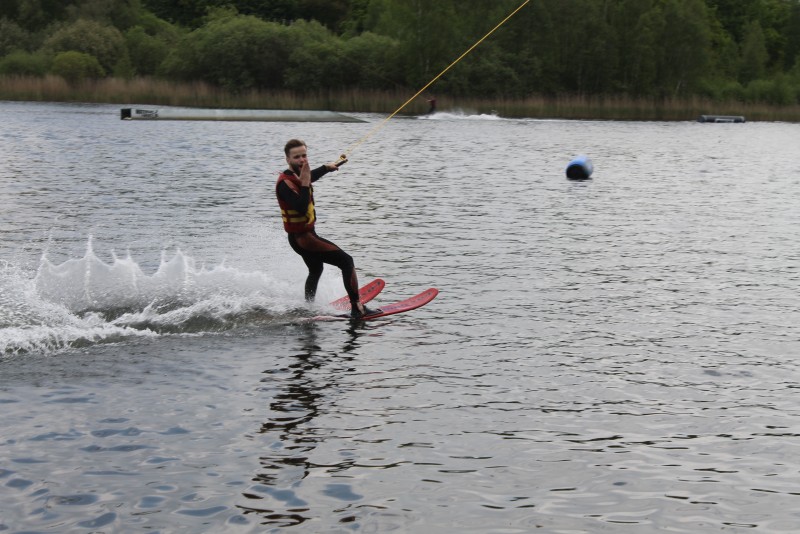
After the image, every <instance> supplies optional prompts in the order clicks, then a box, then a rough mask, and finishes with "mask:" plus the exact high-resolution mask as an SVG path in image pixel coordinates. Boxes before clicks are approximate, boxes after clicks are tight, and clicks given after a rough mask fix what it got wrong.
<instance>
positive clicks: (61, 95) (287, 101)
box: [0, 76, 800, 122]
mask: <svg viewBox="0 0 800 534" xmlns="http://www.w3.org/2000/svg"><path fill="white" fill-rule="evenodd" d="M415 92H416V91H415V90H412V89H409V90H408V92H402V91H399V90H398V91H367V90H363V89H350V90H347V89H345V90H336V91H329V92H326V93H315V94H309V95H303V94H297V93H293V92H289V91H247V92H242V93H238V94H234V93H231V92H229V91H226V90H224V89H220V88H217V87H214V86H211V85H209V84H206V83H203V82H172V81H165V80H159V79H154V78H134V79H131V80H125V79H119V78H105V79H100V80H87V81H84V82H80V83H78V84H73V85H70V84H68V83H67V82H66V81H64V80H63V79H62V78H60V77H57V76H46V77H43V78H39V77H20V76H13V77H0V100H8V101H31V102H85V103H88V102H91V103H106V104H120V105H140V106H145V105H147V106H185V107H200V108H222V109H305V110H330V111H338V112H344V113H348V112H349V113H382V114H388V113H392V112H394V111H395V110H396V109H397V107H398V106H400V105H402V103H403V102H405V101H406V100H407V99H408V98H409V97H410V96H412V95H413V94H414V93H415ZM437 110H438V111H440V112H448V111H450V112H467V113H479V114H481V113H486V114H496V115H499V116H501V117H507V118H538V119H584V120H632V121H685V120H696V119H697V117H699V116H700V115H703V114H712V115H742V116H745V117H746V118H747V121H748V122H753V121H782V122H800V105H792V106H783V107H780V106H771V105H768V104H759V103H744V102H714V101H712V100H710V99H708V98H703V97H687V98H680V99H679V98H676V99H655V98H631V97H628V96H582V95H563V96H556V97H545V96H531V97H528V98H524V99H474V98H455V97H449V96H446V95H437ZM427 111H428V103H427V102H426V100H425V98H422V97H420V98H417V99H416V100H415V101H413V102H411V103H410V104H409V105H408V106H407V107H405V108H404V109H403V110H402V112H401V113H402V114H411V115H421V114H424V113H426V112H427Z"/></svg>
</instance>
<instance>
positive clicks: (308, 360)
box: [240, 323, 363, 527]
mask: <svg viewBox="0 0 800 534" xmlns="http://www.w3.org/2000/svg"><path fill="white" fill-rule="evenodd" d="M318 328H319V325H316V324H313V323H312V324H307V325H303V326H301V329H300V336H299V337H298V342H299V344H300V349H299V351H298V352H297V353H296V354H294V355H293V356H291V361H290V363H289V365H288V366H286V367H283V368H276V369H268V370H266V371H264V372H263V373H264V374H265V375H266V376H264V377H263V378H262V379H261V383H269V384H272V385H274V384H277V387H278V391H277V392H276V393H275V395H274V396H273V399H272V402H271V403H270V413H271V418H270V419H269V420H267V421H265V422H264V423H263V424H262V425H261V427H260V428H259V430H258V433H259V434H262V435H266V437H267V439H266V440H264V443H267V444H269V450H268V452H267V454H265V455H264V456H262V457H260V458H259V460H260V464H261V471H260V472H259V473H257V474H256V476H255V477H254V478H253V482H255V484H254V485H253V486H251V487H250V488H249V489H248V491H247V492H245V493H244V494H243V495H244V496H245V497H246V498H247V499H250V500H264V499H269V500H270V501H271V502H272V503H273V506H272V507H261V506H240V508H242V509H243V510H244V511H245V513H246V514H247V513H256V514H258V515H260V516H261V517H262V518H263V521H262V522H261V523H262V524H265V525H266V524H272V525H277V526H282V527H288V526H294V525H299V524H301V523H303V522H305V521H307V520H309V519H312V518H313V515H312V514H311V513H310V511H311V508H310V507H311V505H310V504H309V503H308V501H306V500H305V499H303V498H302V497H301V496H300V495H298V491H297V490H298V489H299V488H300V487H301V484H302V481H303V480H304V479H305V478H306V477H308V476H309V474H310V473H311V471H312V469H313V468H314V467H319V466H316V465H315V464H314V463H313V462H312V461H311V459H310V457H311V455H312V453H313V451H314V449H316V447H317V445H318V444H319V443H321V442H322V441H324V440H325V439H326V436H327V435H328V434H327V433H326V432H320V431H318V429H317V428H316V427H315V425H314V421H315V420H316V419H318V418H319V417H320V416H321V415H326V408H327V406H326V402H325V397H326V392H328V391H330V390H336V389H337V388H338V387H339V382H338V378H339V374H338V371H337V370H336V369H333V368H331V369H327V370H325V371H324V372H320V371H322V370H323V369H324V368H325V367H326V366H327V365H328V364H330V362H331V359H332V358H336V360H337V362H338V363H341V362H342V361H348V360H352V357H350V356H347V354H349V353H352V352H353V351H355V350H356V349H357V348H358V346H359V342H358V338H359V337H360V336H361V335H362V334H363V333H362V332H361V331H360V330H359V327H358V326H355V325H350V326H349V327H348V329H347V341H346V342H345V343H344V345H343V347H342V349H341V353H336V352H333V351H325V350H323V348H322V347H321V346H320V345H319V343H318V339H317V337H318V336H317V335H318ZM327 467H330V466H327ZM341 491H342V492H349V491H350V488H349V487H347V486H345V487H343V488H342V490H341Z"/></svg>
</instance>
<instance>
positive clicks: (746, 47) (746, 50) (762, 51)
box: [739, 20, 769, 83]
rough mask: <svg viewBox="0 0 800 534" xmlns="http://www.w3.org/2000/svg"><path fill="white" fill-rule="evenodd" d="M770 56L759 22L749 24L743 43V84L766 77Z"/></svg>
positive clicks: (741, 77) (741, 71) (741, 75)
mask: <svg viewBox="0 0 800 534" xmlns="http://www.w3.org/2000/svg"><path fill="white" fill-rule="evenodd" d="M768 57H769V54H768V52H767V46H766V43H765V40H764V32H763V31H762V29H761V24H759V22H758V21H757V20H754V21H752V22H751V23H750V24H748V26H747V29H746V31H745V35H744V42H742V63H741V67H740V69H739V79H740V80H741V81H742V82H743V83H748V82H751V81H753V80H758V79H761V78H763V77H764V73H765V72H766V65H767V59H768Z"/></svg>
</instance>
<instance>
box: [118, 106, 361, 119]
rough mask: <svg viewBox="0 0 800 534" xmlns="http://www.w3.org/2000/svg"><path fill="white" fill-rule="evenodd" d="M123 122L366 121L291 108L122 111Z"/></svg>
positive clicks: (126, 109) (135, 109) (327, 112)
mask: <svg viewBox="0 0 800 534" xmlns="http://www.w3.org/2000/svg"><path fill="white" fill-rule="evenodd" d="M119 115H120V116H119V118H120V119H122V120H127V121H130V120H148V121H152V120H171V121H264V122H367V121H364V120H361V119H357V118H355V117H350V116H349V115H342V114H341V113H336V112H334V111H313V110H293V109H198V108H157V109H154V108H149V109H145V108H122V109H121V110H120V114H119Z"/></svg>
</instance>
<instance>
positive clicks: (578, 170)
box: [567, 156, 594, 180]
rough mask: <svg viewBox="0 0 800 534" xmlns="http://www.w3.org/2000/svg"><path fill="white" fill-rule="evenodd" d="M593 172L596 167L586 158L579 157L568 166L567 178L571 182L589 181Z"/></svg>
mask: <svg viewBox="0 0 800 534" xmlns="http://www.w3.org/2000/svg"><path fill="white" fill-rule="evenodd" d="M592 172H594V165H592V160H590V159H589V158H587V157H586V156H578V157H577V158H575V159H573V160H572V161H570V162H569V165H567V178H569V179H570V180H588V179H589V177H590V176H591V175H592Z"/></svg>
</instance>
